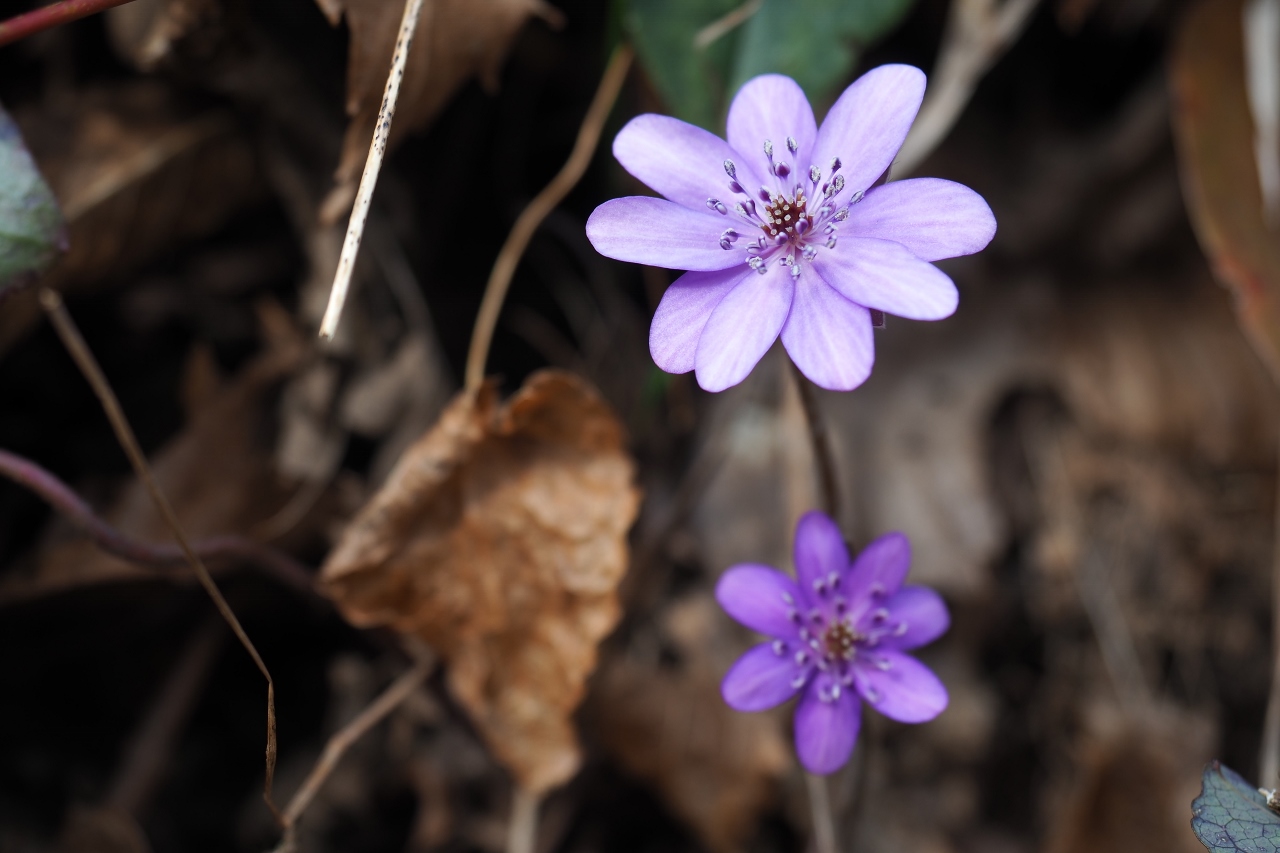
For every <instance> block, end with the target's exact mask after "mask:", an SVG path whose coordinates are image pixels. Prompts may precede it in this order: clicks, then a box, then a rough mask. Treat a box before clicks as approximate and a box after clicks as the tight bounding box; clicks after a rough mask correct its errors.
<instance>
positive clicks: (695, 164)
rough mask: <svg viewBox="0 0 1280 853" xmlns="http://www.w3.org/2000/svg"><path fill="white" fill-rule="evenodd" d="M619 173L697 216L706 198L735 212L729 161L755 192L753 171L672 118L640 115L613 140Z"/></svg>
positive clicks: (720, 143) (715, 140)
mask: <svg viewBox="0 0 1280 853" xmlns="http://www.w3.org/2000/svg"><path fill="white" fill-rule="evenodd" d="M613 156H614V157H617V158H618V162H619V163H621V164H622V168H624V169H626V170H627V171H628V172H630V173H631V174H633V175H635V176H636V177H637V178H639V179H640V180H641V181H643V182H644V183H645V184H646V185H648V186H649V187H651V188H652V189H653V190H655V191H656V192H660V193H662V194H663V195H664V196H666V197H667V198H669V199H671V200H672V201H674V202H677V203H678V204H682V205H684V206H685V207H689V208H692V209H694V210H700V209H702V208H703V206H704V205H705V204H706V202H707V199H708V198H710V197H714V198H718V199H720V200H722V201H727V202H728V203H729V207H733V204H732V198H733V192H732V191H731V190H730V189H729V176H728V175H726V174H725V171H724V161H725V160H733V161H734V163H735V165H736V166H737V167H738V171H739V178H738V180H739V181H741V182H742V185H743V186H744V187H747V188H748V189H751V188H753V187H755V186H758V185H759V183H760V180H759V178H758V177H756V170H755V169H754V168H752V167H751V166H750V165H748V164H746V163H739V162H738V161H739V160H741V159H742V158H741V157H739V156H738V155H737V153H736V152H734V150H733V149H732V148H730V147H729V143H727V142H725V141H724V140H723V139H721V138H720V137H718V136H716V135H715V134H713V133H708V132H707V131H705V130H703V129H702V128H700V127H694V126H693V125H691V124H688V123H686V122H683V121H680V119H677V118H671V117H670V116H660V115H654V114H652V113H649V114H646V115H640V116H636V117H635V118H633V119H632V120H631V121H629V122H627V125H626V127H624V128H622V130H621V131H619V132H618V136H617V138H615V139H614V140H613Z"/></svg>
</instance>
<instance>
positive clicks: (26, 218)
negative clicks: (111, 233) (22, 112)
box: [0, 107, 67, 297]
mask: <svg viewBox="0 0 1280 853" xmlns="http://www.w3.org/2000/svg"><path fill="white" fill-rule="evenodd" d="M66 241H67V233H66V226H65V225H64V224H63V221H62V213H61V211H59V210H58V202H57V200H56V199H55V198H54V197H53V192H52V190H50V189H49V185H48V184H46V183H45V182H44V178H42V177H41V176H40V171H39V170H38V169H36V164H35V163H34V162H33V161H32V159H31V155H30V154H29V153H27V149H26V147H25V146H24V145H23V144H22V134H20V133H19V132H18V127H17V125H15V124H14V123H13V119H11V118H9V114H8V113H7V112H5V111H4V108H3V107H0V297H3V296H4V295H5V294H6V293H7V292H8V291H9V290H10V289H11V288H15V287H21V286H23V285H25V284H30V283H31V282H32V281H34V280H35V278H36V276H37V275H38V274H39V273H40V271H41V270H43V269H44V268H45V267H47V266H48V265H49V264H50V263H52V262H53V259H54V258H56V257H57V255H58V252H59V251H64V250H65V249H66Z"/></svg>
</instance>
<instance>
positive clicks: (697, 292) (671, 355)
mask: <svg viewBox="0 0 1280 853" xmlns="http://www.w3.org/2000/svg"><path fill="white" fill-rule="evenodd" d="M755 274H756V272H755V270H753V269H751V267H749V266H747V265H746V264H741V265H739V266H736V267H729V268H728V269H723V270H716V271H714V272H687V273H685V274H684V275H682V276H680V277H679V278H678V279H676V280H675V281H673V282H672V283H671V286H670V287H668V288H667V292H666V293H664V294H662V301H661V302H659V303H658V310H657V311H655V312H654V315H653V325H651V326H650V327H649V353H650V354H651V355H652V356H653V360H654V362H656V363H657V365H658V367H661V368H662V369H663V370H665V371H666V372H667V373H688V372H689V371H690V370H693V367H694V355H695V354H696V353H697V351H698V338H699V337H700V336H701V335H702V330H703V328H705V327H706V325H707V321H708V320H709V319H711V312H712V311H714V310H715V308H716V306H717V305H719V304H720V300H721V299H724V297H725V296H726V295H727V294H728V293H729V291H730V290H733V288H734V287H736V286H737V285H738V284H739V283H741V282H742V280H743V279H745V278H746V277H747V276H749V275H755Z"/></svg>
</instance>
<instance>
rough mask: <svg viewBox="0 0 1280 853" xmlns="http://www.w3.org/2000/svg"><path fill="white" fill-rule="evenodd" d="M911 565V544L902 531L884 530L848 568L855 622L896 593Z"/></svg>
mask: <svg viewBox="0 0 1280 853" xmlns="http://www.w3.org/2000/svg"><path fill="white" fill-rule="evenodd" d="M910 568H911V543H910V542H909V541H908V540H907V537H906V536H903V535H902V534H901V533H886V534H885V535H883V536H881V537H880V538H879V539H876V540H875V541H873V542H872V543H871V544H870V545H868V546H867V547H866V548H864V549H863V550H862V553H861V554H859V555H858V558H857V559H856V560H854V561H853V568H852V569H851V570H850V571H849V584H848V590H849V592H848V596H849V600H850V601H851V602H852V606H851V607H850V615H851V616H852V617H853V619H854V624H857V621H858V619H860V618H861V616H862V615H863V613H865V612H866V611H868V610H870V609H872V606H873V603H872V597H873V596H874V597H875V599H876V602H875V604H877V605H882V604H883V602H884V600H885V599H887V598H888V597H889V596H891V595H893V594H894V593H896V592H897V591H898V590H899V588H901V586H902V582H903V581H904V580H906V577H907V570H908V569H910Z"/></svg>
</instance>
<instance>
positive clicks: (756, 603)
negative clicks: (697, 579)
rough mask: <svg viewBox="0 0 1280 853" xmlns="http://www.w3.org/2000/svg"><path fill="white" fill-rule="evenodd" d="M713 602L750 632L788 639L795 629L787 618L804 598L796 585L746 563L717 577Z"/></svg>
mask: <svg viewBox="0 0 1280 853" xmlns="http://www.w3.org/2000/svg"><path fill="white" fill-rule="evenodd" d="M716 601H718V602H720V606H721V607H723V608H724V609H725V612H726V613H728V614H729V615H730V616H732V617H733V618H734V619H737V620H738V621H739V622H741V623H742V624H743V625H746V626H747V627H748V628H750V629H751V630H752V631H758V632H759V633H761V634H767V635H769V636H770V637H786V638H790V637H795V636H796V630H797V627H798V626H797V625H796V623H795V622H794V621H792V618H791V615H792V614H793V613H795V612H796V610H797V609H798V608H799V607H800V606H802V605H803V602H804V599H803V598H802V597H801V595H800V590H799V588H798V587H796V582H795V581H793V580H792V579H791V578H789V577H787V576H786V575H784V574H783V573H782V572H780V571H778V570H777V569H774V568H771V567H769V566H759V565H753V564H749V563H748V564H744V565H740V566H734V567H733V568H731V569H729V570H728V571H726V572H725V573H724V574H723V575H721V576H720V582H719V583H717V584H716ZM793 651H794V650H793Z"/></svg>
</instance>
